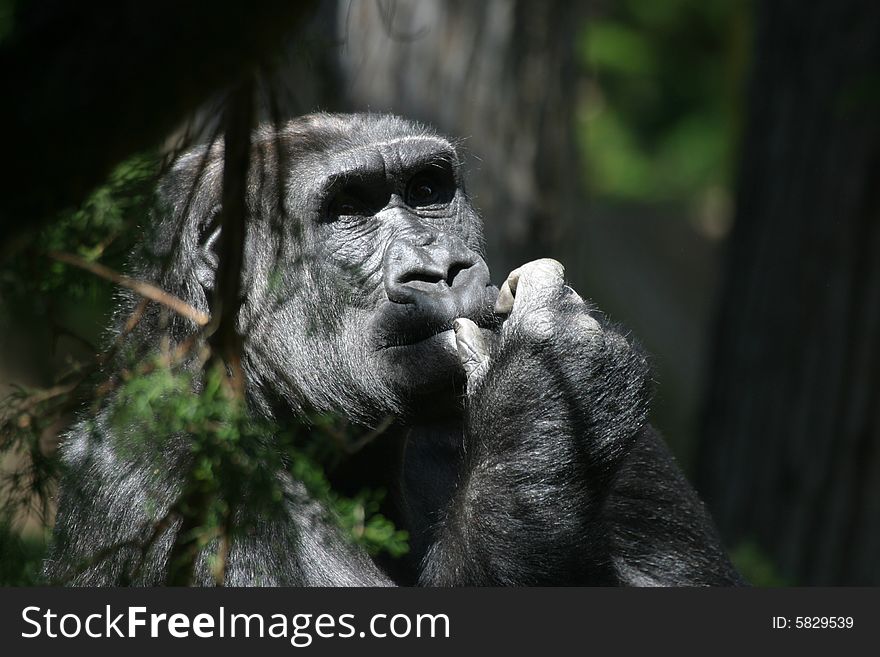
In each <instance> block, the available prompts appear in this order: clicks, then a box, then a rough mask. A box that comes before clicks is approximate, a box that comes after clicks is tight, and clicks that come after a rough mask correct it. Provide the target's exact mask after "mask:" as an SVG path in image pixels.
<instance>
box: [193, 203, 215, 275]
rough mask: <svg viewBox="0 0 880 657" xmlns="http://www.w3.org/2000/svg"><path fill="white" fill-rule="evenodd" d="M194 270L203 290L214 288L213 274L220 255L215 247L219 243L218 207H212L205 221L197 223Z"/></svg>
mask: <svg viewBox="0 0 880 657" xmlns="http://www.w3.org/2000/svg"><path fill="white" fill-rule="evenodd" d="M198 231H199V232H198V242H197V251H196V254H195V272H196V278H197V279H198V281H199V284H200V285H201V286H202V287H203V288H204V289H205V290H211V289H213V288H214V275H215V272H216V271H217V265H218V263H219V261H220V257H219V255H218V253H217V247H218V246H219V244H220V231H221V227H220V208H219V207H217V208H214V209H213V210H212V211H211V213H210V214H209V215H208V217H207V218H206V219H205V221H203V222H200V223H199V228H198Z"/></svg>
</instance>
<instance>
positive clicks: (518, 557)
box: [423, 260, 650, 584]
mask: <svg viewBox="0 0 880 657" xmlns="http://www.w3.org/2000/svg"><path fill="white" fill-rule="evenodd" d="M563 272H564V270H563V268H562V265H561V264H559V263H558V262H556V261H555V260H536V261H534V262H530V263H528V264H526V265H523V266H522V267H520V268H518V269H516V270H514V271H513V272H511V274H510V276H508V278H507V280H506V281H505V283H504V285H503V286H502V288H501V291H500V294H499V296H498V301H497V304H496V312H498V313H499V314H502V315H507V318H506V319H505V321H504V322H503V324H502V327H501V329H500V331H499V333H498V334H497V335H493V334H487V333H486V332H484V331H481V330H480V329H479V328H478V327H477V326H476V325H475V324H474V323H473V322H471V321H469V320H467V319H458V320H456V322H455V326H454V328H455V338H456V346H457V349H458V353H459V356H460V358H461V362H462V365H463V367H464V369H465V372H466V374H467V377H468V386H467V399H466V418H465V443H464V448H465V450H464V462H463V464H462V470H461V476H460V479H459V485H458V487H457V490H456V494H455V496H454V499H453V500H452V503H451V505H450V508H449V510H448V513H447V514H446V522H445V525H444V527H443V528H442V530H441V532H440V536H439V537H438V538H439V540H438V543H437V545H435V546H434V550H433V551H432V553H431V554H430V555H429V558H428V560H427V562H426V570H425V571H424V572H423V576H424V580H425V581H426V582H430V583H452V580H450V579H449V578H450V573H454V572H458V574H459V575H460V576H461V577H462V578H463V581H468V582H471V583H474V582H479V583H487V584H553V583H556V584H561V583H572V582H586V581H589V582H592V583H596V584H599V583H611V582H613V581H614V579H613V575H612V574H611V565H610V564H611V559H610V556H609V550H608V547H607V545H606V544H605V542H606V540H607V536H608V532H607V530H606V528H604V527H603V525H602V523H603V519H602V517H601V503H602V500H603V499H604V498H605V496H606V494H607V492H608V489H609V487H610V481H611V478H612V477H613V476H614V474H615V472H616V471H617V469H618V467H619V465H620V463H621V460H622V459H623V457H624V456H625V455H626V454H627V453H628V452H629V450H630V448H631V446H632V444H633V441H634V438H635V435H636V434H637V432H638V431H639V429H640V428H641V427H642V426H643V425H644V423H645V419H646V415H647V408H648V398H649V388H650V385H649V381H650V377H649V376H648V369H647V365H646V362H645V359H644V358H643V356H642V355H641V354H640V353H639V351H638V350H637V349H636V348H635V347H634V346H633V345H632V344H631V343H630V342H629V341H628V340H627V339H626V338H625V337H624V336H623V335H621V334H620V333H619V332H618V331H617V330H615V328H614V327H613V326H611V325H610V324H608V323H607V322H606V321H605V319H604V318H603V317H602V316H601V315H600V314H599V313H597V312H596V311H595V310H594V309H593V308H592V307H591V306H590V305H589V304H588V303H587V302H585V301H584V300H583V299H581V297H579V296H578V295H577V294H576V293H575V292H574V291H573V290H572V289H571V288H569V287H567V286H566V285H565V282H564V278H563ZM475 518H478V519H480V522H478V523H474V522H473V519H475ZM475 525H476V526H475ZM463 564H466V565H463ZM462 569H464V570H466V571H467V572H464V570H462Z"/></svg>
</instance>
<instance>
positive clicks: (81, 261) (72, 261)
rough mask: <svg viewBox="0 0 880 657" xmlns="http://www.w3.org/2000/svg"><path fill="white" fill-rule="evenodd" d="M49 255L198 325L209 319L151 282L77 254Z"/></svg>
mask: <svg viewBox="0 0 880 657" xmlns="http://www.w3.org/2000/svg"><path fill="white" fill-rule="evenodd" d="M49 257H50V258H52V259H54V260H57V261H58V262H63V263H65V264H68V265H73V266H74V267H79V268H80V269H85V270H86V271H88V272H91V273H92V274H95V276H100V277H101V278H103V279H106V280H108V281H112V282H113V283H116V284H117V285H121V286H122V287H125V288H128V289H129V290H132V291H133V292H135V293H137V294H139V295H141V296H142V297H146V298H147V299H149V300H150V301H155V302H156V303H160V304H162V305H163V306H165V307H166V308H169V309H171V310H173V311H174V312H176V313H177V314H178V315H181V316H183V317H186V318H187V319H189V320H192V321H193V322H195V323H196V324H198V325H199V326H206V325H207V324H208V322H209V321H211V317H210V315H208V314H207V313H204V312H202V311H201V310H198V309H197V308H193V307H192V306H191V305H189V304H188V303H186V302H185V301H183V300H181V299H179V298H177V297H176V296H174V295H173V294H168V292H165V291H164V290H162V289H161V288H158V287H156V286H155V285H152V284H151V283H147V282H145V281H139V280H136V279H134V278H131V277H129V276H125V275H124V274H119V273H117V272H115V271H113V270H112V269H110V268H109V267H105V266H104V265H101V264H98V263H97V262H89V261H88V260H86V259H85V258H80V257H79V256H76V255H73V254H72V253H61V252H59V251H51V252H50V253H49Z"/></svg>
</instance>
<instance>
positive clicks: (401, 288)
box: [384, 235, 489, 314]
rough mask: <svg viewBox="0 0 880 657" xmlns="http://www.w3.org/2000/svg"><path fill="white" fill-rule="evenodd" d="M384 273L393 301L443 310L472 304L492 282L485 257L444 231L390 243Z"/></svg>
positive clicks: (456, 309) (461, 307) (389, 295)
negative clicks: (445, 236) (429, 237)
mask: <svg viewBox="0 0 880 657" xmlns="http://www.w3.org/2000/svg"><path fill="white" fill-rule="evenodd" d="M384 276H385V292H386V294H387V295H388V299H390V300H391V301H393V302H395V303H403V304H418V305H423V306H426V309H428V308H429V307H432V306H438V305H439V306H442V307H443V308H444V312H443V314H448V313H450V312H452V313H453V314H454V313H455V312H458V311H461V310H464V309H466V308H469V307H470V306H472V304H473V303H474V301H475V300H476V297H482V295H483V294H484V290H485V288H486V286H487V285H488V284H489V269H488V267H487V266H486V263H485V262H484V261H483V259H482V258H481V257H480V256H479V255H478V254H477V253H475V252H474V251H472V250H471V249H469V248H468V247H467V246H466V245H465V244H464V243H463V242H462V241H461V240H459V239H457V238H455V237H449V238H446V239H444V236H443V235H438V236H435V237H433V238H431V239H420V240H418V241H416V240H411V239H398V240H396V241H395V242H393V243H392V244H390V245H389V247H388V249H387V251H386V252H385V260H384ZM471 297H475V298H474V299H472V298H471ZM447 306H448V308H446V307H447ZM437 310H438V311H440V310H441V309H440V308H437Z"/></svg>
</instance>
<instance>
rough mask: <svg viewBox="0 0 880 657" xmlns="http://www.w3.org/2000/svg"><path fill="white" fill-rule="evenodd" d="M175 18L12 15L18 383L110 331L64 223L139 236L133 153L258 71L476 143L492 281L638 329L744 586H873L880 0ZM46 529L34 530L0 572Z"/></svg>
mask: <svg viewBox="0 0 880 657" xmlns="http://www.w3.org/2000/svg"><path fill="white" fill-rule="evenodd" d="M178 4H182V3H172V2H169V1H167V0H155V1H153V2H149V1H146V2H127V1H121V2H119V3H115V5H114V7H112V8H107V7H103V6H101V5H99V4H97V3H92V2H82V3H75V4H74V3H63V2H53V1H49V2H36V1H32V2H26V1H23V0H19V1H18V2H16V1H14V0H2V1H0V63H2V67H3V69H2V70H3V73H2V75H3V80H2V83H3V86H2V88H3V95H4V98H5V100H4V105H5V107H4V108H3V109H2V117H3V121H2V123H0V125H2V126H3V127H4V128H5V130H4V132H5V133H6V135H5V136H4V140H5V141H7V143H8V146H7V147H6V148H4V155H5V156H6V157H4V158H3V159H4V160H5V163H4V164H5V165H6V166H5V167H4V168H6V169H8V170H7V171H6V172H5V173H3V174H2V178H3V180H4V182H3V201H2V214H0V220H2V223H0V248H2V253H3V257H4V259H5V261H6V263H9V266H8V267H7V266H6V264H4V265H3V267H4V270H3V279H2V281H0V282H2V287H0V293H2V294H3V296H2V298H0V316H2V324H0V344H2V348H0V385H2V386H3V388H4V390H2V391H0V392H2V393H3V394H5V393H6V391H7V389H9V385H10V384H12V383H16V384H21V385H29V386H38V387H41V388H51V386H53V385H54V384H55V383H56V378H57V376H58V373H59V371H61V370H62V369H63V368H65V367H67V368H69V367H75V366H76V363H77V362H78V360H79V359H83V358H86V354H88V353H89V350H90V349H91V346H92V345H96V344H100V342H101V340H102V337H101V331H102V330H103V328H104V327H105V325H106V323H107V317H108V313H109V311H110V302H111V293H112V290H111V288H110V286H109V285H108V284H106V283H103V282H99V281H94V280H92V279H90V278H88V277H86V276H82V277H80V278H77V277H76V276H75V275H73V274H69V273H65V272H63V271H62V270H59V269H57V266H56V265H55V264H50V263H49V261H48V260H46V259H45V254H44V253H41V252H40V248H37V247H42V248H43V250H45V248H46V244H45V239H46V238H45V235H46V230H47V229H50V228H51V226H52V224H53V222H55V221H56V218H57V217H58V216H60V215H59V213H66V214H65V215H64V216H65V217H67V220H68V221H70V217H74V225H76V224H75V222H76V220H77V219H76V217H79V219H81V220H82V224H81V234H80V237H83V236H84V237H85V240H84V242H83V244H80V246H79V247H78V248H79V251H80V252H81V253H85V252H88V253H94V249H95V248H96V247H95V245H96V244H98V245H99V246H100V244H102V242H101V240H100V239H97V238H96V237H95V235H96V232H97V233H98V234H100V235H104V233H105V232H108V231H109V232H110V233H112V230H117V231H119V227H121V226H123V227H124V226H130V225H132V224H137V223H140V222H142V221H143V211H142V209H140V206H141V205H143V203H144V198H146V195H143V194H141V195H133V194H132V193H131V192H130V191H129V190H130V188H129V187H127V186H125V185H123V184H121V183H120V177H121V178H122V179H123V181H124V180H126V175H129V173H130V171H131V168H132V166H133V165H132V164H131V162H132V160H131V159H130V158H131V157H132V156H134V155H136V154H138V153H141V152H144V151H149V150H152V151H153V152H158V153H168V152H171V151H173V150H174V149H176V148H179V147H180V146H181V145H186V144H188V143H192V142H195V141H199V140H200V139H206V138H207V137H208V136H209V135H210V134H211V133H212V131H213V130H214V127H215V126H216V124H217V121H218V102H217V99H218V98H219V97H220V96H221V95H222V93H223V91H224V89H225V88H227V87H228V86H229V85H230V84H233V83H234V82H235V81H236V80H237V79H238V77H239V76H241V75H242V74H243V72H246V71H247V70H251V69H252V68H253V67H258V68H259V70H260V71H261V80H262V88H261V89H262V91H261V99H262V105H261V106H262V113H263V119H264V120H283V119H284V118H287V117H290V116H295V115H299V114H303V113H308V112H312V111H316V110H329V111H374V112H394V113H398V114H401V115H404V116H407V117H410V118H414V119H418V120H422V121H425V122H429V123H431V124H433V125H435V126H437V127H438V128H439V130H441V131H442V132H444V133H446V134H448V135H450V136H452V137H454V138H455V139H457V140H460V144H461V146H462V148H463V150H464V151H465V153H466V154H467V158H468V162H467V164H468V183H469V190H470V193H471V195H472V196H473V197H474V199H475V201H476V205H477V206H478V207H479V208H480V209H481V210H482V212H483V215H484V221H485V226H486V235H487V246H488V251H489V264H490V267H491V268H492V271H493V275H494V279H495V281H496V282H498V283H500V282H501V281H502V280H503V278H504V276H505V275H506V273H507V271H509V270H510V269H512V268H513V267H515V266H517V265H519V264H521V263H522V262H524V261H527V260H530V259H533V258H536V257H545V256H547V257H553V258H556V259H558V260H560V261H562V262H563V263H564V264H565V265H566V267H567V276H568V278H569V279H570V280H571V282H572V285H573V286H574V287H575V288H576V289H577V290H578V291H579V292H580V293H581V294H582V295H583V296H588V297H591V298H593V299H594V300H595V301H596V302H597V303H598V305H599V306H600V307H601V308H603V309H604V310H606V311H607V312H608V314H609V315H610V316H611V317H612V318H613V319H615V320H616V321H619V322H621V323H623V324H625V325H626V326H627V327H629V328H630V329H631V330H632V332H633V334H634V335H636V336H637V337H638V339H639V340H641V342H642V343H643V344H644V345H645V347H646V348H647V349H648V351H649V352H650V353H651V354H652V355H653V359H654V366H655V370H656V378H657V382H658V383H657V399H656V403H655V411H654V422H655V424H656V426H658V427H659V429H660V430H661V431H662V432H663V434H664V435H665V436H666V439H667V441H668V442H669V444H670V445H671V447H672V449H673V450H674V452H675V454H676V455H677V457H678V458H679V460H680V462H681V464H682V467H683V468H684V469H685V471H686V472H687V474H688V475H689V477H690V478H691V480H692V481H694V482H695V484H696V486H697V488H698V490H699V492H700V494H701V495H702V496H703V498H704V499H705V500H706V502H707V504H708V506H709V507H710V509H711V511H712V513H713V515H714V517H715V518H716V520H717V522H718V525H719V528H720V529H721V532H722V535H723V536H724V538H725V541H726V542H727V545H728V546H729V547H730V549H731V551H732V552H733V554H734V558H735V560H736V561H737V563H738V565H739V566H740V568H742V569H743V571H744V572H745V574H746V576H747V577H749V578H751V580H752V581H753V582H755V583H757V584H767V585H774V584H776V585H778V584H832V585H842V584H863V585H864V584H874V585H877V584H880V560H878V559H877V555H880V449H878V448H880V404H878V402H880V255H878V254H880V120H878V117H880V3H876V2H870V1H868V0H865V1H857V0H816V1H815V2H809V3H803V2H797V1H795V0H776V1H772V2H770V1H768V2H745V1H737V0H664V1H663V2H657V1H656V0H591V1H586V2H574V1H563V0H546V1H538V0H487V1H485V2H468V1H465V0H397V1H390V0H388V1H381V0H363V1H356V0H352V1H350V0H340V1H336V2H327V1H325V2H315V3H312V5H311V6H309V5H308V4H303V5H300V4H299V3H289V2H288V3H283V2H272V1H265V2H261V1H260V0H253V1H252V2H250V3H241V4H242V5H244V6H238V5H239V3H229V4H228V5H227V4H226V3H212V4H208V5H204V6H202V7H198V8H197V7H195V6H192V7H190V6H187V7H179V6H177V5H178ZM195 4H197V3H195ZM287 5H296V7H293V8H292V7H289V6H287ZM120 165H122V168H120ZM125 167H128V168H125ZM127 172H128V173H127ZM108 176H109V177H108ZM129 177H131V176H130V175H129ZM96 190H97V191H96ZM77 213H79V214H77ZM108 226H109V227H110V228H108ZM114 227H115V228H114ZM111 229H112V230H111ZM102 231H103V232H102ZM41 240H42V242H41ZM113 240H115V237H114V238H112V239H110V241H109V242H108V244H109V243H110V242H112V241H113ZM117 243H120V244H122V243H124V240H122V241H119V240H117ZM105 246H106V245H105ZM50 247H51V245H50ZM103 248H104V247H102V249H101V250H100V251H98V252H97V254H98V255H99V256H101V257H103V256H104V250H103ZM89 249H91V250H90V251H89ZM113 257H114V254H113V249H112V248H109V249H108V251H107V258H109V260H110V261H111V263H112V261H113ZM41 258H42V259H41ZM34 272H37V273H34ZM53 272H54V275H55V276H56V277H64V280H63V281H62V282H58V281H57V280H56V281H54V282H53V279H52V275H53ZM29 277H30V280H31V282H33V281H34V280H39V281H40V286H41V287H37V288H35V287H34V286H33V285H31V286H29V285H27V284H25V283H22V279H23V278H24V279H28V278H29ZM49 429H51V430H49ZM59 429H60V427H58V426H54V427H49V428H48V429H47V430H46V432H45V438H46V441H47V442H49V443H51V442H52V438H53V436H56V435H57V433H58V430H59ZM53 432H54V433H53ZM46 449H49V448H46ZM31 457H33V455H31ZM3 458H4V459H5V461H4V467H7V468H11V467H12V466H11V465H10V464H13V463H18V462H20V460H21V459H22V458H26V457H23V456H22V455H21V454H18V453H15V452H14V450H13V451H7V452H6V454H5V456H4V457H3ZM46 522H51V519H49V520H46V519H45V518H43V519H40V518H38V517H37V516H36V515H33V514H31V515H28V514H26V513H20V514H19V516H18V517H17V518H15V522H13V523H12V524H11V525H9V526H7V527H6V528H5V529H4V530H3V533H2V535H0V563H2V562H3V561H6V563H7V564H11V563H12V562H13V561H14V560H16V559H17V560H19V561H21V560H25V561H26V560H27V559H29V558H30V559H37V558H38V555H39V552H40V549H41V548H40V546H41V543H42V541H43V537H44V532H45V530H44V527H45V523H46ZM7 571H9V572H11V567H7ZM15 577H16V576H15V573H12V574H11V575H10V574H4V567H3V566H2V565H0V580H2V581H5V582H6V583H16V580H15Z"/></svg>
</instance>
